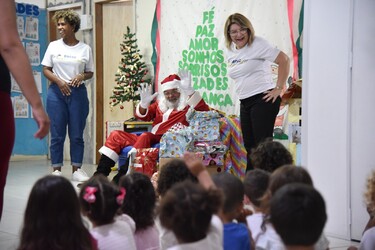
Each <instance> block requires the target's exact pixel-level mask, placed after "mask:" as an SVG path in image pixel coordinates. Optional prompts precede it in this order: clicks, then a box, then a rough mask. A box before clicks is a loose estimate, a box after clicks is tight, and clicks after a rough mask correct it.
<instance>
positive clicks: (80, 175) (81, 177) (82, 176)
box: [72, 168, 90, 182]
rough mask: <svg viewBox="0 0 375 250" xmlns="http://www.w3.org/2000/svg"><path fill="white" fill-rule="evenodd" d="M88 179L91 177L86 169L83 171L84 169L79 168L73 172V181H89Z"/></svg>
mask: <svg viewBox="0 0 375 250" xmlns="http://www.w3.org/2000/svg"><path fill="white" fill-rule="evenodd" d="M88 179H90V177H89V176H88V175H87V174H86V172H85V171H83V170H82V169H80V168H79V169H77V170H76V171H75V172H74V173H73V176H72V180H73V181H79V182H84V181H87V180H88Z"/></svg>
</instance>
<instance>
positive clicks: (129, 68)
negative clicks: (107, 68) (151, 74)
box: [110, 27, 151, 109]
mask: <svg viewBox="0 0 375 250" xmlns="http://www.w3.org/2000/svg"><path fill="white" fill-rule="evenodd" d="M120 50H121V55H122V56H123V57H122V58H121V61H120V66H119V67H118V70H117V72H116V74H115V81H116V85H115V87H114V88H113V89H112V95H111V96H110V99H111V101H110V105H111V109H112V108H113V107H114V106H117V105H119V104H120V108H121V109H123V108H124V106H123V105H122V103H123V102H129V101H133V105H134V106H135V105H136V104H137V103H138V101H139V100H140V96H139V91H138V89H139V86H140V85H141V83H147V84H151V79H150V78H148V79H147V73H148V70H147V67H146V64H145V63H144V62H143V61H142V57H143V56H142V55H141V54H139V49H138V45H137V39H136V38H135V33H130V28H129V27H127V33H126V34H124V41H123V42H122V43H121V44H120Z"/></svg>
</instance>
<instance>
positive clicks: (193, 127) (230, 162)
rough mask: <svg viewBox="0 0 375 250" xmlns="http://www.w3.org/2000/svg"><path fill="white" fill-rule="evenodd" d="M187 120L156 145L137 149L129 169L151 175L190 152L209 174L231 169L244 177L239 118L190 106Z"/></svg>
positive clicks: (244, 160)
mask: <svg viewBox="0 0 375 250" xmlns="http://www.w3.org/2000/svg"><path fill="white" fill-rule="evenodd" d="M187 120H188V122H189V126H185V125H183V124H181V123H178V124H175V125H174V126H173V127H171V128H170V129H169V130H168V132H166V133H165V134H164V135H163V137H162V138H161V140H160V145H159V148H149V149H138V151H137V154H136V157H135V160H134V163H133V166H132V167H131V169H132V171H137V172H142V173H145V174H147V175H148V176H152V174H153V173H155V172H156V171H157V170H158V169H160V168H162V167H163V166H164V165H165V164H166V163H167V162H168V161H170V160H171V159H175V158H182V157H183V155H184V153H185V151H189V152H194V153H195V154H196V155H197V157H199V158H201V159H202V161H203V164H204V165H205V166H206V167H207V170H208V171H209V172H210V173H211V174H214V173H220V172H230V173H232V174H234V175H236V176H239V177H244V175H245V172H246V150H245V148H244V146H243V141H242V134H241V129H240V124H239V119H238V117H236V116H229V117H226V116H222V115H220V114H219V113H218V112H217V111H215V110H211V111H204V112H200V111H196V110H194V109H191V110H190V111H189V112H188V114H187Z"/></svg>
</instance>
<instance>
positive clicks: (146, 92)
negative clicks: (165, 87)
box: [139, 83, 158, 109]
mask: <svg viewBox="0 0 375 250" xmlns="http://www.w3.org/2000/svg"><path fill="white" fill-rule="evenodd" d="M139 89H140V90H139V95H140V97H141V102H140V103H139V104H140V105H141V107H142V108H144V109H147V108H148V106H150V103H151V102H152V100H154V99H155V97H156V96H157V95H158V92H156V93H154V94H152V89H151V84H150V85H148V84H147V83H142V84H141V85H140V88H139Z"/></svg>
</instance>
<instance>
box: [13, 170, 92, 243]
mask: <svg viewBox="0 0 375 250" xmlns="http://www.w3.org/2000/svg"><path fill="white" fill-rule="evenodd" d="M19 249H91V236H90V233H89V231H88V230H87V229H86V227H85V226H84V224H83V222H82V217H81V210H80V206H79V201H78V197H77V193H76V191H75V189H74V187H73V186H72V184H71V183H70V181H69V180H67V179H66V178H64V177H61V176H53V175H48V176H45V177H42V178H40V179H39V180H37V181H36V182H35V184H34V186H33V187H32V189H31V192H30V195H29V199H28V202H27V205H26V210H25V215H24V223H23V229H22V233H21V240H20V247H19Z"/></svg>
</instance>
